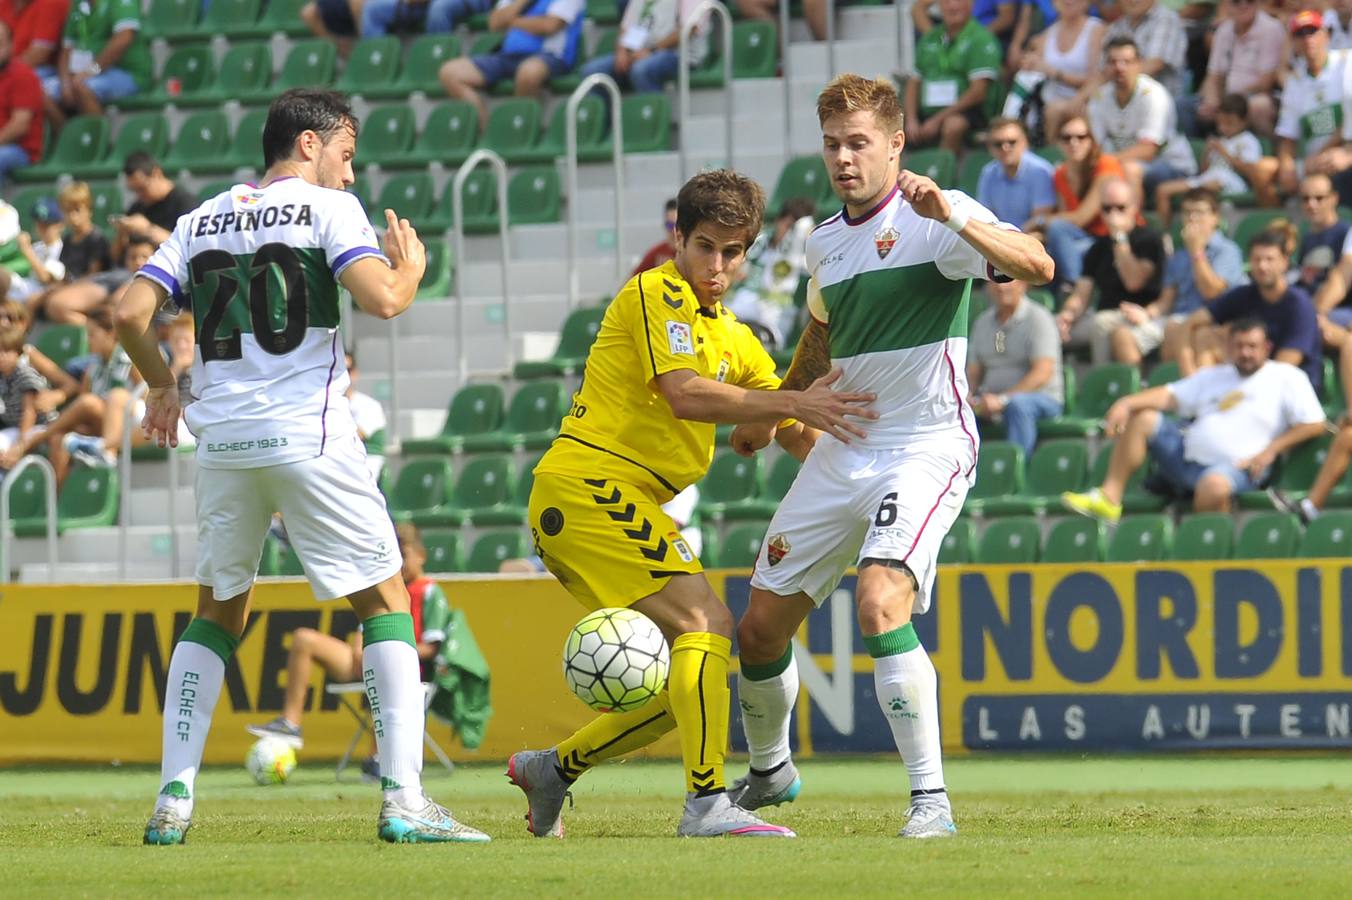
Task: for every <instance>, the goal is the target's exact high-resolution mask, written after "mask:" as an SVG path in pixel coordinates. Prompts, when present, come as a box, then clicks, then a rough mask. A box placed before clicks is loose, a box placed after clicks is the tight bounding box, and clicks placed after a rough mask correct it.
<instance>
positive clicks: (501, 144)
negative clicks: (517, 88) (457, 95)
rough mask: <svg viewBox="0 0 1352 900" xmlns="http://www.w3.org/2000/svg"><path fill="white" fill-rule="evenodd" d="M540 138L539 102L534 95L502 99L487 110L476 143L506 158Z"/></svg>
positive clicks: (533, 143)
mask: <svg viewBox="0 0 1352 900" xmlns="http://www.w3.org/2000/svg"><path fill="white" fill-rule="evenodd" d="M539 139H540V103H539V101H538V100H535V99H533V98H526V97H518V98H513V99H511V100H504V101H503V102H502V103H500V104H499V105H498V106H497V107H496V108H494V109H493V111H492V112H490V113H489V114H488V124H486V125H485V126H484V136H483V140H482V141H480V143H479V146H481V147H483V148H484V149H486V150H492V151H493V152H494V153H496V154H498V155H499V156H501V157H502V158H503V159H506V160H508V161H511V160H513V159H514V158H515V157H516V153H517V151H520V150H525V149H527V148H529V147H533V146H534V145H535V143H536V141H538V140H539Z"/></svg>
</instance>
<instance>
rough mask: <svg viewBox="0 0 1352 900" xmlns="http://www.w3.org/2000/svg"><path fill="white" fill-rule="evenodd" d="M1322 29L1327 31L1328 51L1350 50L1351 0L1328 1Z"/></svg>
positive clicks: (1351, 41)
mask: <svg viewBox="0 0 1352 900" xmlns="http://www.w3.org/2000/svg"><path fill="white" fill-rule="evenodd" d="M1324 27H1325V28H1326V29H1328V33H1329V49H1330V50H1352V0H1329V5H1328V9H1326V10H1324Z"/></svg>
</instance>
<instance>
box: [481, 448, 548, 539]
mask: <svg viewBox="0 0 1352 900" xmlns="http://www.w3.org/2000/svg"><path fill="white" fill-rule="evenodd" d="M543 455H544V454H540V455H538V456H535V457H532V458H531V459H529V460H527V461H526V463H525V465H523V466H522V467H521V468H520V469H518V470H517V473H516V482H515V484H513V485H512V491H511V498H510V499H508V500H507V501H506V502H505V503H501V504H499V505H497V506H494V507H491V508H488V509H479V510H475V512H474V524H475V525H476V526H489V525H525V524H526V513H527V509H528V508H529V506H530V492H531V488H533V487H534V486H535V467H536V466H538V465H539V464H540V457H541V456H543Z"/></svg>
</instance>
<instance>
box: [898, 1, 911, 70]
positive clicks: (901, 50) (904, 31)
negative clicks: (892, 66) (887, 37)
mask: <svg viewBox="0 0 1352 900" xmlns="http://www.w3.org/2000/svg"><path fill="white" fill-rule="evenodd" d="M914 6H915V0H897V66H898V68H899V69H901V71H902V73H903V74H906V75H914V74H915V26H914V25H913V24H912V23H911V9H912V7H914Z"/></svg>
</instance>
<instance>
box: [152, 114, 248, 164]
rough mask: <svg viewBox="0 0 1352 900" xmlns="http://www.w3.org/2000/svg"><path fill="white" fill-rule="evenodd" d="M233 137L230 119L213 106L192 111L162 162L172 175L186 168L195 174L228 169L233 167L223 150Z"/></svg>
mask: <svg viewBox="0 0 1352 900" xmlns="http://www.w3.org/2000/svg"><path fill="white" fill-rule="evenodd" d="M230 136H231V135H230V120H229V119H227V118H226V117H225V113H223V112H220V111H218V110H214V109H204V110H201V111H199V112H195V113H192V114H191V115H189V116H188V117H187V118H186V119H184V120H183V124H182V125H181V126H180V127H179V129H178V135H177V137H175V139H174V145H173V146H172V147H171V148H170V149H169V152H168V154H166V155H165V157H164V158H163V159H162V160H161V161H160V164H161V166H162V167H163V168H164V171H165V172H167V173H169V174H170V175H176V174H178V173H179V172H182V171H184V170H190V171H192V173H193V174H194V175H196V174H198V173H203V172H224V171H228V170H229V169H231V168H233V167H232V166H230V164H229V163H228V162H225V163H224V164H223V163H222V160H221V152H220V151H221V148H222V147H228V146H230ZM260 156H261V154H260Z"/></svg>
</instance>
